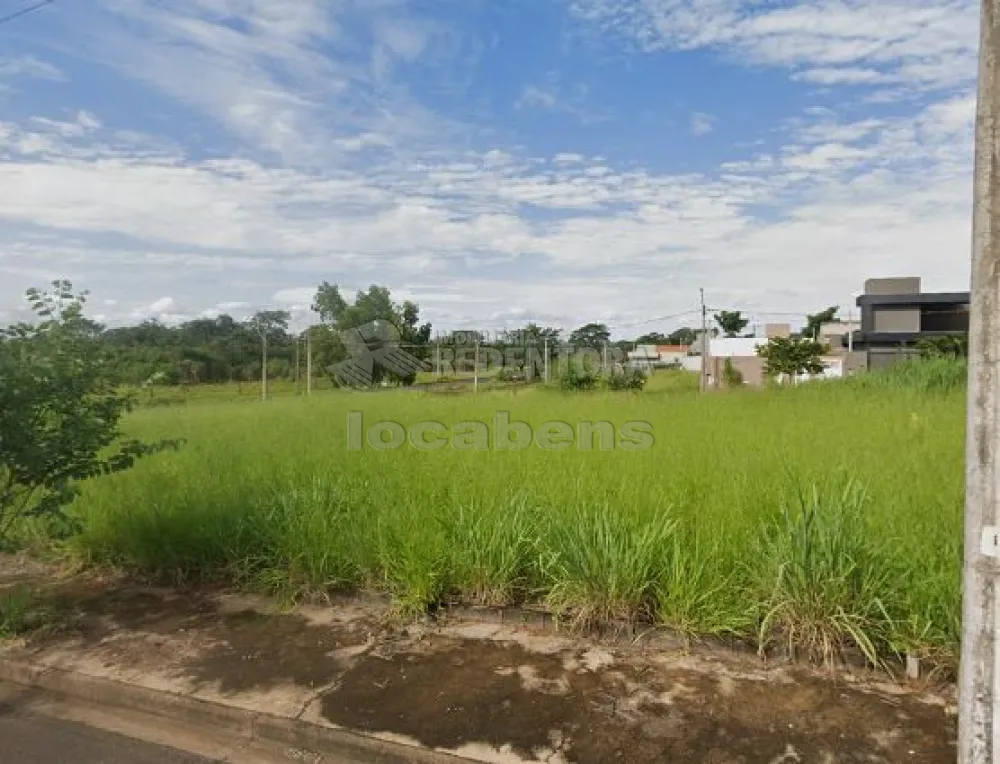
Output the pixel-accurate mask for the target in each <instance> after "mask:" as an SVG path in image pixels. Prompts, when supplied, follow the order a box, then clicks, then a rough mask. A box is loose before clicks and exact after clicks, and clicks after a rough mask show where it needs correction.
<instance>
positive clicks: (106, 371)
mask: <svg viewBox="0 0 1000 764" xmlns="http://www.w3.org/2000/svg"><path fill="white" fill-rule="evenodd" d="M27 296H28V300H29V301H30V303H31V306H32V308H33V310H34V311H35V313H36V314H37V316H38V318H39V321H38V322H37V323H34V324H30V323H20V324H16V325H13V326H9V327H7V328H6V329H2V330H0V540H2V539H3V537H4V536H5V534H6V532H7V531H9V529H10V527H11V526H12V525H13V524H14V523H15V522H16V521H17V520H19V519H20V518H22V517H31V516H43V515H56V514H60V513H61V512H62V511H63V509H64V508H65V507H66V505H68V504H69V503H70V502H71V501H72V500H73V499H74V498H75V496H76V493H77V491H78V489H79V484H80V482H81V481H83V480H86V479H88V478H93V477H96V476H98V475H107V474H111V473H114V472H121V471H123V470H127V469H129V468H131V467H132V466H133V464H134V463H135V461H136V459H138V458H139V457H141V456H145V455H147V454H149V453H153V452H155V451H158V450H161V449H163V448H165V447H168V446H175V445H177V443H176V442H175V441H161V442H160V443H158V444H156V445H148V444H145V443H142V442H140V441H138V440H134V439H130V440H121V439H120V438H119V421H120V420H121V418H122V416H123V415H124V414H125V413H126V412H127V411H129V410H130V409H131V408H132V407H133V405H134V399H133V398H132V397H131V396H128V395H125V394H122V393H121V392H120V391H119V390H118V388H117V386H116V384H115V379H114V376H113V373H112V369H111V365H110V359H109V357H108V356H107V354H106V353H105V352H104V348H103V347H102V345H101V343H100V341H99V338H98V335H97V333H96V332H95V331H94V328H93V325H92V324H91V323H90V322H88V321H86V320H85V319H84V318H83V305H84V302H85V300H86V294H85V293H84V294H79V295H76V294H74V293H73V288H72V285H71V284H70V283H69V282H68V281H56V282H53V284H52V290H51V291H48V292H41V291H39V290H36V289H32V290H29V291H28V293H27Z"/></svg>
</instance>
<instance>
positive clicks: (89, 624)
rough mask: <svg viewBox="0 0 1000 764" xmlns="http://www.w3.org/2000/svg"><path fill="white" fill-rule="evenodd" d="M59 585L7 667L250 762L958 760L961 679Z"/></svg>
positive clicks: (49, 694)
mask: <svg viewBox="0 0 1000 764" xmlns="http://www.w3.org/2000/svg"><path fill="white" fill-rule="evenodd" d="M59 591H60V592H61V594H60V595H59V596H60V597H61V598H62V601H63V603H64V607H66V608H70V604H71V603H72V608H71V610H72V615H71V617H70V623H71V626H70V627H69V628H65V629H62V630H59V631H57V632H56V633H50V634H48V635H47V636H46V635H41V636H38V637H35V638H32V639H29V640H28V641H26V642H23V643H18V644H8V645H6V646H5V647H3V648H2V649H0V678H2V679H6V680H8V681H14V682H17V683H19V684H20V685H21V686H23V687H28V688H35V690H36V692H39V693H42V697H44V698H46V699H48V700H51V699H53V698H55V699H57V700H58V703H62V704H64V706H65V707H67V708H72V707H73V706H74V704H76V707H78V708H79V707H81V706H86V707H89V708H90V709H91V710H92V711H95V712H97V713H98V714H100V713H103V714H104V715H105V717H106V718H108V719H112V720H113V719H114V718H115V716H116V714H117V715H118V716H119V717H121V716H122V714H126V713H132V714H139V715H145V716H144V717H143V718H146V719H147V722H145V723H143V722H142V721H141V720H139V721H133V722H132V723H131V724H132V733H126V734H135V736H137V737H143V735H142V734H141V733H142V730H143V728H146V727H149V728H163V727H164V725H167V724H169V725H174V726H175V727H176V728H177V729H178V730H183V729H189V730H191V729H195V730H196V731H197V729H200V730H201V732H200V733H198V734H195V733H191V735H190V737H192V739H197V738H198V735H199V734H200V735H202V737H204V735H205V734H215V735H229V736H230V738H231V740H230V742H229V743H228V745H229V746H230V748H232V746H234V745H235V746H236V748H235V749H233V750H238V751H239V750H242V751H243V753H236V754H234V753H233V752H232V750H230V751H229V752H228V753H223V755H217V754H219V753H220V752H221V751H222V748H224V747H225V744H223V743H219V746H221V747H220V748H218V749H212V748H211V747H209V748H207V749H206V748H201V749H199V748H198V746H196V745H195V746H188V747H187V749H188V750H194V751H195V752H197V753H199V754H201V755H206V756H209V755H210V754H216V755H211V756H210V758H217V759H221V760H232V761H250V760H251V759H250V758H248V757H249V756H250V754H249V750H250V747H252V746H250V744H251V743H252V744H253V746H256V748H257V749H261V750H263V749H267V750H269V751H270V752H271V753H272V754H274V755H275V756H276V757H277V758H275V759H273V760H298V761H314V762H320V761H331V762H339V761H345V762H346V761H372V762H375V761H378V762H397V761H398V762H403V761H424V762H434V761H456V760H461V759H465V760H473V761H484V762H548V763H549V764H558V763H559V762H609V761H622V762H629V763H630V764H631V763H635V764H642V763H643V762H662V761H670V762H685V761H699V762H717V763H719V764H724V763H725V764H728V763H730V762H731V763H734V764H735V762H744V763H745V762H798V761H802V762H841V761H843V762H862V761H864V762H904V761H905V762H928V763H930V762H934V763H937V762H942V763H943V762H951V761H954V757H955V748H954V734H955V719H954V715H953V709H952V708H951V707H950V704H951V696H952V694H953V691H952V690H951V689H950V688H932V687H930V686H923V685H913V684H911V685H907V686H905V687H904V686H900V685H896V684H893V683H891V682H889V681H888V680H883V681H878V678H877V677H875V676H871V675H869V676H859V675H853V676H852V675H848V674H838V675H837V676H836V677H833V676H831V675H829V674H824V673H822V672H817V671H813V670H809V669H806V668H793V667H788V666H784V667H772V668H767V667H765V666H764V665H763V664H762V663H761V661H760V660H759V659H758V658H757V657H756V656H751V655H742V654H738V653H735V652H729V651H725V650H712V649H708V648H691V649H686V648H685V647H683V646H682V645H679V644H677V643H671V642H669V641H665V640H653V641H647V640H638V641H630V642H623V643H612V642H603V643H599V642H596V641H588V640H580V639H573V638H570V637H568V636H565V635H561V634H559V633H555V632H553V630H552V629H550V628H538V627H529V626H525V625H520V624H509V623H502V622H499V621H496V620H492V621H491V620H476V619H458V618H455V619H450V620H447V621H444V622H438V623H433V624H432V623H424V624H416V625H410V626H407V627H405V628H404V627H400V626H399V625H398V624H397V625H394V624H393V622H392V621H391V620H390V619H388V618H387V614H386V612H385V611H384V609H382V608H381V607H380V606H379V605H377V604H362V603H358V602H345V603H342V604H338V605H336V606H330V607H300V608H296V609H294V610H293V611H290V612H283V613H276V612H274V608H273V605H272V603H270V602H268V601H266V600H263V599H258V598H250V597H243V596H236V595H230V594H225V593H206V592H201V593H199V592H186V593H179V592H173V591H167V590H154V589H144V588H135V587H130V586H127V585H121V584H117V583H114V584H111V585H104V584H86V585H69V586H64V587H62V588H61V589H60V590H59ZM48 700H47V701H46V702H48ZM52 702H56V701H52ZM149 720H152V721H149ZM112 726H113V722H112ZM126 726H127V725H126ZM206 731H208V733H206ZM179 734H181V733H180V732H177V733H172V738H173V739H177V735H179ZM147 739H148V738H147ZM232 740H236V741H237V743H233V742H232ZM154 742H156V741H154ZM241 746H242V747H243V748H241ZM255 755H256V754H255ZM241 756H242V758H241ZM261 756H263V754H261ZM456 757H457V758H456ZM260 760H264V758H260Z"/></svg>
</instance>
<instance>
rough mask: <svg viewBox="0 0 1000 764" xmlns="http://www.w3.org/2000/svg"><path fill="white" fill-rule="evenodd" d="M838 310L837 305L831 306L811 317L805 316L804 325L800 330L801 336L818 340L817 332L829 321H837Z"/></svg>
mask: <svg viewBox="0 0 1000 764" xmlns="http://www.w3.org/2000/svg"><path fill="white" fill-rule="evenodd" d="M839 310H840V306H839V305H831V306H830V307H829V308H827V309H826V310H821V311H820V312H819V313H814V314H813V315H811V316H806V325H805V327H804V328H803V329H802V335H803V336H804V337H809V338H810V339H813V340H815V339H819V330H820V328H821V327H822V326H823V324H828V323H830V322H831V321H836V320H837V311H839Z"/></svg>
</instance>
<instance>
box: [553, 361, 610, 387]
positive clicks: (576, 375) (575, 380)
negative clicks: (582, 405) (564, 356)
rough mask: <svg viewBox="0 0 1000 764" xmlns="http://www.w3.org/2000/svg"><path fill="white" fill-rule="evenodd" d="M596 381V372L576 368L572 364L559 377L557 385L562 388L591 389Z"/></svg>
mask: <svg viewBox="0 0 1000 764" xmlns="http://www.w3.org/2000/svg"><path fill="white" fill-rule="evenodd" d="M598 382H600V377H599V376H598V375H597V374H595V373H594V372H590V371H583V370H580V369H577V368H576V367H575V366H573V365H570V367H569V368H568V369H566V371H565V373H564V374H563V375H562V377H560V378H559V385H560V386H561V387H562V389H563V390H593V389H594V388H596V387H597V384H598Z"/></svg>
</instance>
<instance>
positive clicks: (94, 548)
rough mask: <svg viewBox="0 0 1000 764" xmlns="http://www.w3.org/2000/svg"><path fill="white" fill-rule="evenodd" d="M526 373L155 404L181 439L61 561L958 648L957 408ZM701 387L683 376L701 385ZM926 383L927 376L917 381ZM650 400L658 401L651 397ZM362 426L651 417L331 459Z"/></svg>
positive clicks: (143, 428)
mask: <svg viewBox="0 0 1000 764" xmlns="http://www.w3.org/2000/svg"><path fill="white" fill-rule="evenodd" d="M664 379H666V381H661V383H657V382H656V377H654V381H653V382H652V383H651V385H650V390H649V391H647V392H645V393H642V394H619V393H608V392H597V393H582V394H573V395H565V394H562V393H560V392H559V391H558V390H553V389H550V388H544V387H537V388H532V389H522V390H520V391H517V392H516V393H515V392H492V393H484V394H480V395H478V396H475V397H474V396H472V395H461V396H441V395H434V394H432V393H421V392H416V391H390V392H385V393H377V394H367V395H365V394H352V393H347V392H338V391H326V392H324V393H323V394H321V395H319V394H318V395H314V396H313V397H312V398H310V399H294V398H289V399H284V400H273V401H269V402H268V403H266V404H263V403H262V404H257V405H248V404H246V403H242V404H230V403H218V404H206V405H201V406H196V407H180V408H163V409H146V410H141V411H138V412H136V413H135V414H134V415H133V416H132V417H131V418H130V419H129V421H128V429H129V431H130V433H129V434H132V435H136V436H139V437H147V438H155V437H160V436H170V437H182V438H185V439H186V440H187V445H186V446H185V448H183V449H182V450H180V451H178V452H176V453H167V454H161V455H158V456H156V457H153V458H150V459H146V460H143V461H142V462H140V463H139V464H138V466H137V467H136V468H135V469H134V470H132V471H130V472H127V473H122V474H119V475H115V476H112V477H109V478H102V479H100V480H97V481H94V482H93V483H90V484H88V485H86V486H85V487H84V493H83V497H82V498H81V499H80V500H79V502H78V504H77V505H76V506H75V507H74V508H73V512H74V513H75V514H76V515H77V516H78V517H79V518H80V519H81V520H82V521H83V523H84V525H83V530H82V532H80V533H79V534H78V535H75V536H73V537H72V538H71V539H70V540H69V541H68V549H69V551H70V553H71V554H73V555H76V556H79V557H81V558H84V559H85V560H88V561H92V562H94V563H99V564H108V565H115V566H121V567H123V568H127V569H134V570H137V571H142V572H143V573H146V574H153V575H158V576H163V577H167V578H170V579H172V580H195V579H224V580H227V581H231V582H235V583H236V584H238V585H241V586H245V587H248V588H253V589H264V590H268V591H274V592H278V593H280V594H283V595H287V596H290V597H308V596H316V595H322V594H325V593H330V592H333V591H355V590H359V589H363V588H369V589H376V590H379V591H383V592H386V593H388V594H390V595H391V596H392V597H393V599H394V601H395V602H396V604H397V606H398V607H399V608H401V609H402V610H405V611H408V612H423V611H425V610H427V609H429V608H434V607H437V606H439V605H440V604H442V603H446V602H454V601H465V602H471V603H478V604H486V605H494V606H499V605H508V604H518V603H525V602H534V603H543V604H546V605H548V606H549V607H550V608H552V609H553V610H555V611H557V612H558V613H559V614H560V615H561V616H563V617H564V618H565V619H567V620H570V621H573V622H577V623H581V624H582V623H593V622H595V621H601V620H608V619H611V620H615V619H621V618H628V619H642V620H646V621H648V622H650V623H656V624H664V625H666V626H668V627H670V628H674V629H677V630H679V631H682V632H684V633H687V634H690V635H699V634H725V635H735V636H738V637H740V638H743V639H745V640H747V641H749V642H752V643H754V644H759V645H761V646H763V647H765V648H766V647H768V646H771V645H776V644H782V643H784V644H788V645H790V646H791V647H792V648H793V649H796V650H797V651H798V652H799V653H800V654H803V655H812V656H814V657H820V656H822V657H824V658H829V657H830V655H832V654H833V653H835V652H836V651H838V650H840V649H842V648H843V647H845V646H857V647H860V648H861V650H862V651H863V652H864V653H865V654H866V655H868V657H869V659H871V660H872V661H878V660H883V659H885V658H887V657H889V656H891V655H893V654H894V653H895V652H898V651H901V650H914V651H919V652H923V653H925V654H928V655H935V656H946V659H947V656H949V655H950V654H951V653H952V652H953V651H954V649H955V646H956V645H957V640H958V628H957V625H958V613H959V570H960V567H959V557H960V554H959V552H960V543H961V538H960V536H961V534H960V529H961V506H962V457H963V454H962V443H963V424H964V422H963V412H964V397H963V395H962V392H961V390H960V389H959V388H958V387H957V386H951V387H948V386H944V387H934V386H930V388H929V387H928V386H927V385H913V384H902V383H899V382H897V383H894V384H890V383H888V382H886V381H885V380H879V381H868V382H866V383H836V384H834V383H830V384H827V383H820V384H809V385H802V386H799V387H797V388H795V389H779V390H765V391H745V392H744V391H738V392H736V393H733V394H728V395H710V396H700V395H697V394H696V393H695V392H693V391H692V389H691V387H692V386H690V385H687V384H685V383H686V382H688V381H689V378H683V379H681V378H674V377H670V378H664ZM694 387H696V384H695V385H694ZM928 389H933V390H934V392H933V393H929V392H928ZM657 390H662V391H663V392H657ZM355 410H360V411H363V412H364V416H365V419H366V421H367V422H368V423H371V422H374V421H378V420H383V419H385V420H394V421H397V422H400V423H402V424H404V425H412V424H414V423H416V422H418V421H423V420H435V421H438V422H441V423H442V424H444V425H446V426H447V427H451V426H453V425H455V424H456V423H458V422H460V421H465V420H482V421H486V422H490V423H492V420H493V415H494V412H496V411H498V410H500V411H508V412H510V416H511V419H514V420H522V421H525V422H528V423H530V424H531V425H532V426H533V427H535V428H537V427H538V426H539V425H540V424H542V423H543V422H546V421H551V420H559V421H564V422H568V423H570V424H572V425H574V426H575V425H576V424H577V423H578V422H580V421H583V420H590V421H598V420H607V421H609V422H611V423H612V424H613V425H615V426H616V427H620V426H621V425H622V424H624V423H625V422H627V421H630V420H639V421H645V422H649V423H650V424H651V425H652V428H653V433H654V437H655V444H654V445H653V447H652V448H650V449H649V450H645V451H626V450H623V449H621V448H615V449H613V450H610V451H601V450H597V449H594V450H590V451H585V450H580V449H578V448H576V447H575V446H573V447H570V448H568V449H566V450H562V451H550V450H543V449H540V448H538V447H535V446H533V447H531V448H527V449H525V450H520V451H518V450H512V451H497V450H486V451H461V450H456V449H454V448H452V447H450V446H446V447H444V448H442V449H440V450H437V451H421V450H418V449H415V448H413V447H411V446H409V445H405V446H403V447H401V448H399V449H397V450H389V451H378V450H374V449H371V448H365V449H363V450H361V451H351V450H348V448H347V438H348V426H347V424H348V413H349V412H350V411H355Z"/></svg>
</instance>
